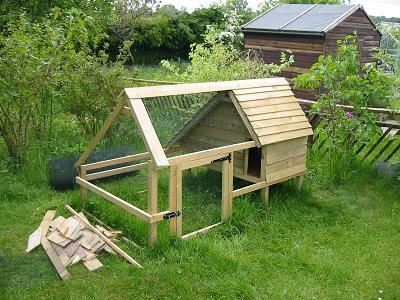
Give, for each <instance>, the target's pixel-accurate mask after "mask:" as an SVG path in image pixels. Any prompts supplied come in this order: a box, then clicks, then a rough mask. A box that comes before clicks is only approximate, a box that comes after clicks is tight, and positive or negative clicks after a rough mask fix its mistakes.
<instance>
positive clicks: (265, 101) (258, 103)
mask: <svg viewBox="0 0 400 300" xmlns="http://www.w3.org/2000/svg"><path fill="white" fill-rule="evenodd" d="M296 102H297V100H296V98H295V97H294V96H288V97H278V98H271V99H261V100H252V101H243V102H240V105H241V106H242V107H243V108H253V107H260V106H268V105H275V104H284V103H296Z"/></svg>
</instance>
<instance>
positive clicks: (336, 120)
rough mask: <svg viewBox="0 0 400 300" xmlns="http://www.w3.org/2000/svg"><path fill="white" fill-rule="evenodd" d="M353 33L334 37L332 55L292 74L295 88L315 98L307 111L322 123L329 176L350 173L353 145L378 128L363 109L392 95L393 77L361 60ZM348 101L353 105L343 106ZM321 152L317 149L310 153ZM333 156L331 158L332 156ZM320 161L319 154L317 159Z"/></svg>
mask: <svg viewBox="0 0 400 300" xmlns="http://www.w3.org/2000/svg"><path fill="white" fill-rule="evenodd" d="M359 58H360V55H359V52H358V47H357V43H356V36H352V35H351V36H348V37H347V38H346V39H344V40H343V41H340V40H339V41H338V50H337V54H336V55H334V56H333V55H328V56H320V57H319V59H318V61H317V62H316V63H315V64H314V65H313V66H312V67H311V70H310V72H308V73H304V74H301V75H299V76H298V77H296V78H295V79H294V80H293V81H294V84H295V87H296V88H300V89H308V90H311V91H314V92H315V94H316V98H317V102H316V103H315V104H314V105H313V106H312V109H311V113H318V114H320V115H321V117H322V118H323V124H324V125H325V126H319V127H318V129H317V130H318V131H319V134H320V136H323V137H325V138H326V139H327V140H326V146H325V148H324V150H323V151H327V153H326V155H325V163H327V164H328V165H327V166H323V167H322V168H321V170H329V174H331V176H332V179H333V177H335V178H336V179H340V178H342V179H344V178H345V177H346V176H343V174H345V173H347V174H351V171H352V170H350V169H353V168H354V163H353V161H354V160H356V157H355V154H354V151H353V150H354V149H353V148H354V146H355V145H356V144H359V143H363V142H369V141H370V139H371V137H372V136H374V134H376V133H377V132H378V127H377V126H376V125H375V121H376V116H375V114H373V113H371V112H369V111H368V110H366V109H365V107H367V106H368V105H369V104H370V103H371V101H372V100H377V99H380V100H382V101H385V102H388V99H390V97H392V95H393V81H392V78H391V77H390V76H388V75H387V74H385V73H383V72H382V71H380V70H379V69H377V68H376V67H375V65H373V64H365V65H363V64H361V62H360V60H359ZM340 104H348V105H351V106H353V107H354V108H352V109H350V108H345V107H343V106H340ZM314 155H316V156H321V153H314ZM333 158H334V159H333ZM318 160H319V161H320V162H321V159H320V157H319V159H318Z"/></svg>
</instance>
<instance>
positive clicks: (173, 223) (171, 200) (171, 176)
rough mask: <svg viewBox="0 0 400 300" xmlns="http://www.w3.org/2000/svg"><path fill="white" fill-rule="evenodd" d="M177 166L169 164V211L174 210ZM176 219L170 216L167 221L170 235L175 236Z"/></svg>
mask: <svg viewBox="0 0 400 300" xmlns="http://www.w3.org/2000/svg"><path fill="white" fill-rule="evenodd" d="M176 171H177V167H176V165H170V167H169V190H168V202H169V204H168V208H169V210H170V211H176V210H177V209H176V196H177V194H176V192H177V191H176V188H177V177H176V176H177V174H176ZM176 219H177V218H172V219H171V220H170V221H169V231H170V233H171V235H173V236H176V234H177V230H176V226H177V223H176Z"/></svg>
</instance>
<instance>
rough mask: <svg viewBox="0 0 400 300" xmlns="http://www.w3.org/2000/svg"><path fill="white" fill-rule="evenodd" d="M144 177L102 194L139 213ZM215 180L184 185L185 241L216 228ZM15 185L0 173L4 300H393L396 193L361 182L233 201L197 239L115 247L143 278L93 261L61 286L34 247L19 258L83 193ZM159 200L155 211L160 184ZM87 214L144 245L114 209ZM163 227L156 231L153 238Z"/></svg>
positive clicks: (203, 175)
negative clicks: (47, 216)
mask: <svg viewBox="0 0 400 300" xmlns="http://www.w3.org/2000/svg"><path fill="white" fill-rule="evenodd" d="M144 175H145V174H144V173H139V174H138V175H136V176H135V177H127V178H125V179H122V180H120V181H118V182H116V181H114V182H109V183H103V184H101V185H102V186H104V187H106V188H107V189H108V190H110V191H113V192H115V193H118V194H119V195H124V196H125V197H126V196H128V198H129V199H136V200H137V201H138V202H136V201H135V203H139V205H143V204H144V203H145V198H146V193H143V191H142V189H143V186H144V185H143V184H144V178H145V176H144ZM219 176H220V175H219V174H218V173H215V172H212V171H205V170H202V169H199V170H197V171H196V172H194V174H193V175H191V176H190V175H187V174H186V175H185V176H184V182H185V189H184V197H183V199H184V216H185V218H184V231H185V232H189V231H191V230H195V229H197V228H200V227H201V226H205V225H207V224H211V223H212V222H214V221H216V220H215V219H217V218H218V215H219V210H218V209H219V200H218V199H219V193H220V190H218V189H219V188H218V186H219ZM22 179H23V178H22V177H19V176H17V177H13V176H11V175H8V174H5V175H4V174H3V175H2V181H1V183H0V211H1V218H0V227H1V229H2V233H1V235H0V245H1V247H0V267H1V272H0V295H3V296H2V297H1V298H2V299H24V298H27V299H31V298H35V299H37V298H53V299H67V298H68V299H121V298H145V299H148V298H150V299H158V298H182V299H188V298H189V299H202V298H212V299H213V298H226V299H236V298H239V299H254V298H261V299H262V298H272V299H296V298H300V299H309V298H324V299H327V298H329V299H332V298H335V299H343V298H357V299H365V298H369V299H371V298H372V299H373V298H378V297H382V298H384V299H399V298H400V289H399V284H400V257H399V245H400V217H399V216H400V201H399V200H400V187H399V185H398V184H395V183H389V182H387V183H385V182H382V181H377V180H376V179H369V180H361V181H358V182H357V183H349V184H347V185H345V186H340V187H337V188H334V189H331V190H321V189H318V188H316V187H315V186H314V185H313V184H312V180H311V179H308V180H306V182H305V188H304V189H303V191H302V192H301V193H299V194H297V193H296V192H295V189H294V185H293V184H291V183H289V184H283V185H280V186H276V187H274V188H272V191H271V197H270V203H269V205H268V207H264V206H263V205H261V204H260V201H259V199H258V196H257V195H256V194H252V195H250V196H247V197H243V198H240V199H237V200H235V203H234V207H235V213H234V216H233V218H232V219H231V220H229V221H228V222H227V223H226V224H224V225H222V226H220V227H218V228H216V229H215V230H213V231H212V232H210V233H209V234H208V235H205V236H202V237H200V238H196V239H193V240H190V241H185V242H181V241H173V240H170V239H168V238H161V239H160V242H159V244H158V245H157V246H156V247H155V248H154V249H148V248H145V249H144V250H137V249H135V248H131V247H129V246H127V245H124V244H121V243H120V245H121V247H123V248H124V249H125V250H126V251H127V252H128V253H129V254H131V255H132V256H133V257H134V258H135V259H137V260H138V261H139V262H140V263H141V264H142V265H143V266H144V268H143V269H141V270H139V269H136V268H133V267H132V266H131V265H129V264H128V263H126V261H124V260H122V259H121V258H119V257H117V256H113V255H108V256H107V255H106V256H103V257H101V258H100V259H101V261H102V262H103V263H104V267H103V268H101V269H99V270H97V271H96V272H93V273H90V272H89V271H87V270H86V269H85V267H84V266H83V265H82V264H79V265H76V266H73V267H71V268H70V269H69V270H70V273H71V275H72V276H71V279H70V280H69V281H66V282H62V281H61V280H60V279H59V277H58V276H57V273H56V271H55V270H54V268H53V266H52V265H51V263H50V261H49V260H48V258H47V256H46V254H45V252H44V251H43V249H42V248H41V247H40V248H38V249H35V250H34V251H33V252H32V253H30V254H26V253H25V248H26V243H27V238H28V236H29V234H30V233H31V232H32V231H33V230H35V229H36V227H37V226H38V225H39V223H40V221H41V219H42V217H43V215H44V213H45V212H46V210H48V209H52V208H56V209H57V214H63V215H66V216H67V215H68V214H67V212H66V211H65V209H64V208H63V206H64V204H66V203H68V204H73V205H74V206H75V207H77V206H79V192H78V191H77V190H73V191H69V192H63V193H61V192H54V191H52V190H50V189H49V188H47V187H46V186H45V185H44V184H37V183H36V184H35V183H32V184H30V183H28V184H24V183H23V182H22ZM133 182H135V184H132V183H133ZM136 182H139V184H136ZM141 183H143V184H141ZM237 184H240V182H239V183H237ZM214 185H215V188H214V187H213V186H214ZM207 187H208V188H207ZM159 193H160V202H161V204H160V209H162V208H163V206H165V205H166V201H167V179H166V177H165V176H163V175H161V178H160V191H159ZM90 210H91V211H92V212H93V213H95V214H96V215H98V216H100V217H101V218H102V219H103V220H104V221H106V222H107V223H108V224H110V225H112V226H114V227H117V228H122V229H123V230H124V231H125V232H126V234H127V235H128V236H129V237H130V238H131V239H132V240H135V241H137V242H139V243H142V242H143V241H144V240H145V238H146V237H145V233H144V232H145V231H146V228H145V226H144V225H143V224H141V223H140V222H138V221H135V219H134V217H129V216H127V215H125V214H123V213H122V212H121V210H120V209H117V208H115V207H112V206H111V205H108V204H107V203H105V201H102V200H100V199H98V198H96V197H94V196H92V198H91V203H90ZM166 225H167V224H162V225H160V226H159V227H160V229H159V232H160V235H161V234H162V233H163V232H165V231H166ZM379 291H382V292H381V293H379Z"/></svg>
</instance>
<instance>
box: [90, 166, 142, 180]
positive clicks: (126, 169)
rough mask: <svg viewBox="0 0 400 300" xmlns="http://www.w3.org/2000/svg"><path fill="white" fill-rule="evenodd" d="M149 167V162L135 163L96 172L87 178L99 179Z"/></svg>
mask: <svg viewBox="0 0 400 300" xmlns="http://www.w3.org/2000/svg"><path fill="white" fill-rule="evenodd" d="M146 167H147V162H144V163H140V164H135V165H131V166H125V167H120V168H115V169H111V170H105V171H100V172H96V173H91V174H89V175H87V176H86V180H87V181H90V180H94V179H99V178H104V177H109V176H114V175H119V174H125V173H129V172H133V171H136V170H142V169H144V168H146Z"/></svg>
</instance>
